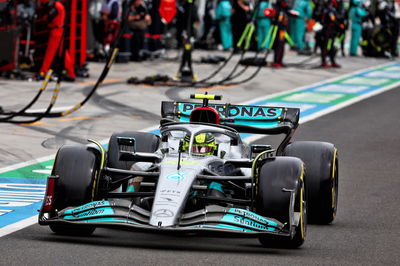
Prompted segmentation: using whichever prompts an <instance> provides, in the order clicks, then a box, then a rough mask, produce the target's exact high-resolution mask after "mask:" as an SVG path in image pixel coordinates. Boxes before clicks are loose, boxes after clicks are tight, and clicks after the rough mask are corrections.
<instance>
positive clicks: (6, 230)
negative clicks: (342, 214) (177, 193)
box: [0, 62, 400, 237]
mask: <svg viewBox="0 0 400 266" xmlns="http://www.w3.org/2000/svg"><path fill="white" fill-rule="evenodd" d="M396 63H398V62H389V63H385V64H382V65H377V66H373V67H369V68H365V69H362V70H359V71H356V72H352V73H349V74H345V75H342V76H338V77H334V78H331V79H328V80H325V81H321V82H318V83H313V84H311V85H306V86H301V87H298V88H295V89H293V90H288V91H283V92H279V93H275V94H271V95H265V96H262V97H258V98H255V99H252V100H249V101H246V102H243V103H239V104H240V105H251V104H254V103H256V102H260V101H266V100H267V98H268V99H270V98H273V97H278V96H280V95H284V94H288V93H293V92H297V91H301V90H304V89H307V88H312V87H317V86H319V85H322V84H326V83H329V82H332V81H337V80H341V79H344V78H347V77H350V76H356V75H358V74H360V73H363V72H367V71H369V70H373V69H378V68H382V67H385V66H388V65H394V64H396ZM377 71H379V70H377ZM386 71H391V69H387V70H386ZM399 85H400V80H399V81H396V82H394V83H393V84H391V85H389V86H384V87H381V88H377V89H375V90H373V91H371V92H369V93H365V94H361V95H359V96H357V97H354V98H352V99H350V100H346V101H344V102H342V103H339V104H334V105H333V106H331V107H329V108H326V109H323V110H320V111H316V112H314V113H312V114H310V115H307V116H305V117H302V118H300V124H304V123H306V122H308V121H312V120H315V119H317V118H319V117H321V116H324V115H326V114H329V113H332V112H335V111H337V110H340V109H343V108H345V107H347V106H349V105H352V104H354V103H357V102H360V101H362V100H365V99H367V98H370V97H373V96H375V95H378V94H381V93H383V92H386V91H389V90H391V89H393V88H396V87H398V86H399ZM354 86H357V85H354ZM358 86H360V85H358ZM64 108H65V107H64ZM64 108H63V109H64ZM158 128H159V126H152V127H148V128H145V129H142V130H139V131H142V132H149V131H154V130H157V129H158ZM263 137H265V135H259V134H257V135H256V134H250V135H249V136H247V137H246V138H244V139H243V140H244V141H246V142H248V143H251V142H253V141H256V140H258V139H261V138H263ZM108 141H109V139H104V140H102V141H100V143H101V144H107V143H108ZM54 156H55V154H53V155H49V156H45V157H41V158H38V159H34V160H31V161H27V162H23V163H18V164H14V165H11V166H8V167H4V168H1V169H0V173H4V172H7V171H12V170H16V169H19V168H21V167H25V166H29V165H32V164H36V163H40V162H44V161H48V160H51V159H53V158H54ZM0 219H1V216H0ZM37 221H38V215H35V216H32V217H29V218H27V219H24V220H21V221H19V222H16V223H13V224H10V225H7V226H4V227H2V228H0V237H2V236H5V235H8V234H10V233H13V232H15V231H18V230H21V229H23V228H25V227H28V226H30V225H33V224H35V223H37Z"/></svg>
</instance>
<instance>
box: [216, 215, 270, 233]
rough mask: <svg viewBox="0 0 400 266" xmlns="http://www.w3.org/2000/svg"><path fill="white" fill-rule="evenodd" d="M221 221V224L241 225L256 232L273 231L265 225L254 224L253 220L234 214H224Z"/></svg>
mask: <svg viewBox="0 0 400 266" xmlns="http://www.w3.org/2000/svg"><path fill="white" fill-rule="evenodd" d="M221 221H223V222H229V223H233V224H237V225H242V226H247V227H250V228H254V229H258V230H263V231H274V230H275V229H274V228H272V227H268V225H265V224H260V223H258V222H255V221H253V220H250V219H247V218H244V217H242V216H239V215H234V214H225V215H224V216H223V217H222V219H221Z"/></svg>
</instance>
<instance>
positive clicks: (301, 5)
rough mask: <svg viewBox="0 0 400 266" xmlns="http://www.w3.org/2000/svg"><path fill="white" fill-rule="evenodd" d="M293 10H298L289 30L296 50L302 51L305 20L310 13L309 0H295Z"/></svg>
mask: <svg viewBox="0 0 400 266" xmlns="http://www.w3.org/2000/svg"><path fill="white" fill-rule="evenodd" d="M293 10H294V11H296V12H298V16H296V17H295V18H294V20H293V24H292V28H291V29H290V32H291V36H292V39H293V42H294V44H295V45H296V47H297V49H298V51H303V50H304V46H305V45H304V35H305V33H306V20H308V19H310V18H311V14H312V9H311V3H310V0H295V2H294V5H293Z"/></svg>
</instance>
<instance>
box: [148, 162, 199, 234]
mask: <svg viewBox="0 0 400 266" xmlns="http://www.w3.org/2000/svg"><path fill="white" fill-rule="evenodd" d="M197 174H198V172H197V171H196V170H194V169H191V168H187V167H184V166H182V167H181V168H180V169H179V170H177V165H173V164H171V165H169V164H163V165H161V172H160V178H159V180H158V184H157V190H156V195H155V197H154V202H153V207H152V212H151V217H150V225H153V226H157V227H167V226H174V225H176V224H177V222H178V219H179V217H180V215H181V213H182V211H183V209H184V207H185V204H186V199H187V198H188V196H189V193H190V190H191V187H192V184H193V181H194V180H195V178H196V175H197Z"/></svg>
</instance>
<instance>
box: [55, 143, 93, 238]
mask: <svg viewBox="0 0 400 266" xmlns="http://www.w3.org/2000/svg"><path fill="white" fill-rule="evenodd" d="M99 156H100V154H99V152H98V151H97V150H96V149H94V148H90V147H88V146H85V145H65V146H62V147H61V148H60V149H59V150H58V153H57V156H56V159H55V162H54V167H53V170H52V175H53V176H54V175H57V176H58V177H59V178H58V179H57V182H56V185H55V199H54V208H55V209H56V210H58V211H60V210H62V209H64V208H66V207H74V206H80V205H83V204H85V203H88V202H90V201H93V200H95V199H96V196H97V195H96V193H97V191H96V182H97V178H98V175H99V170H100V169H99V168H100V158H99ZM50 229H51V230H52V231H53V232H55V233H59V234H68V235H90V234H92V233H93V232H94V230H95V229H96V228H95V227H92V226H90V227H89V226H76V225H69V224H52V225H50Z"/></svg>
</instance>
